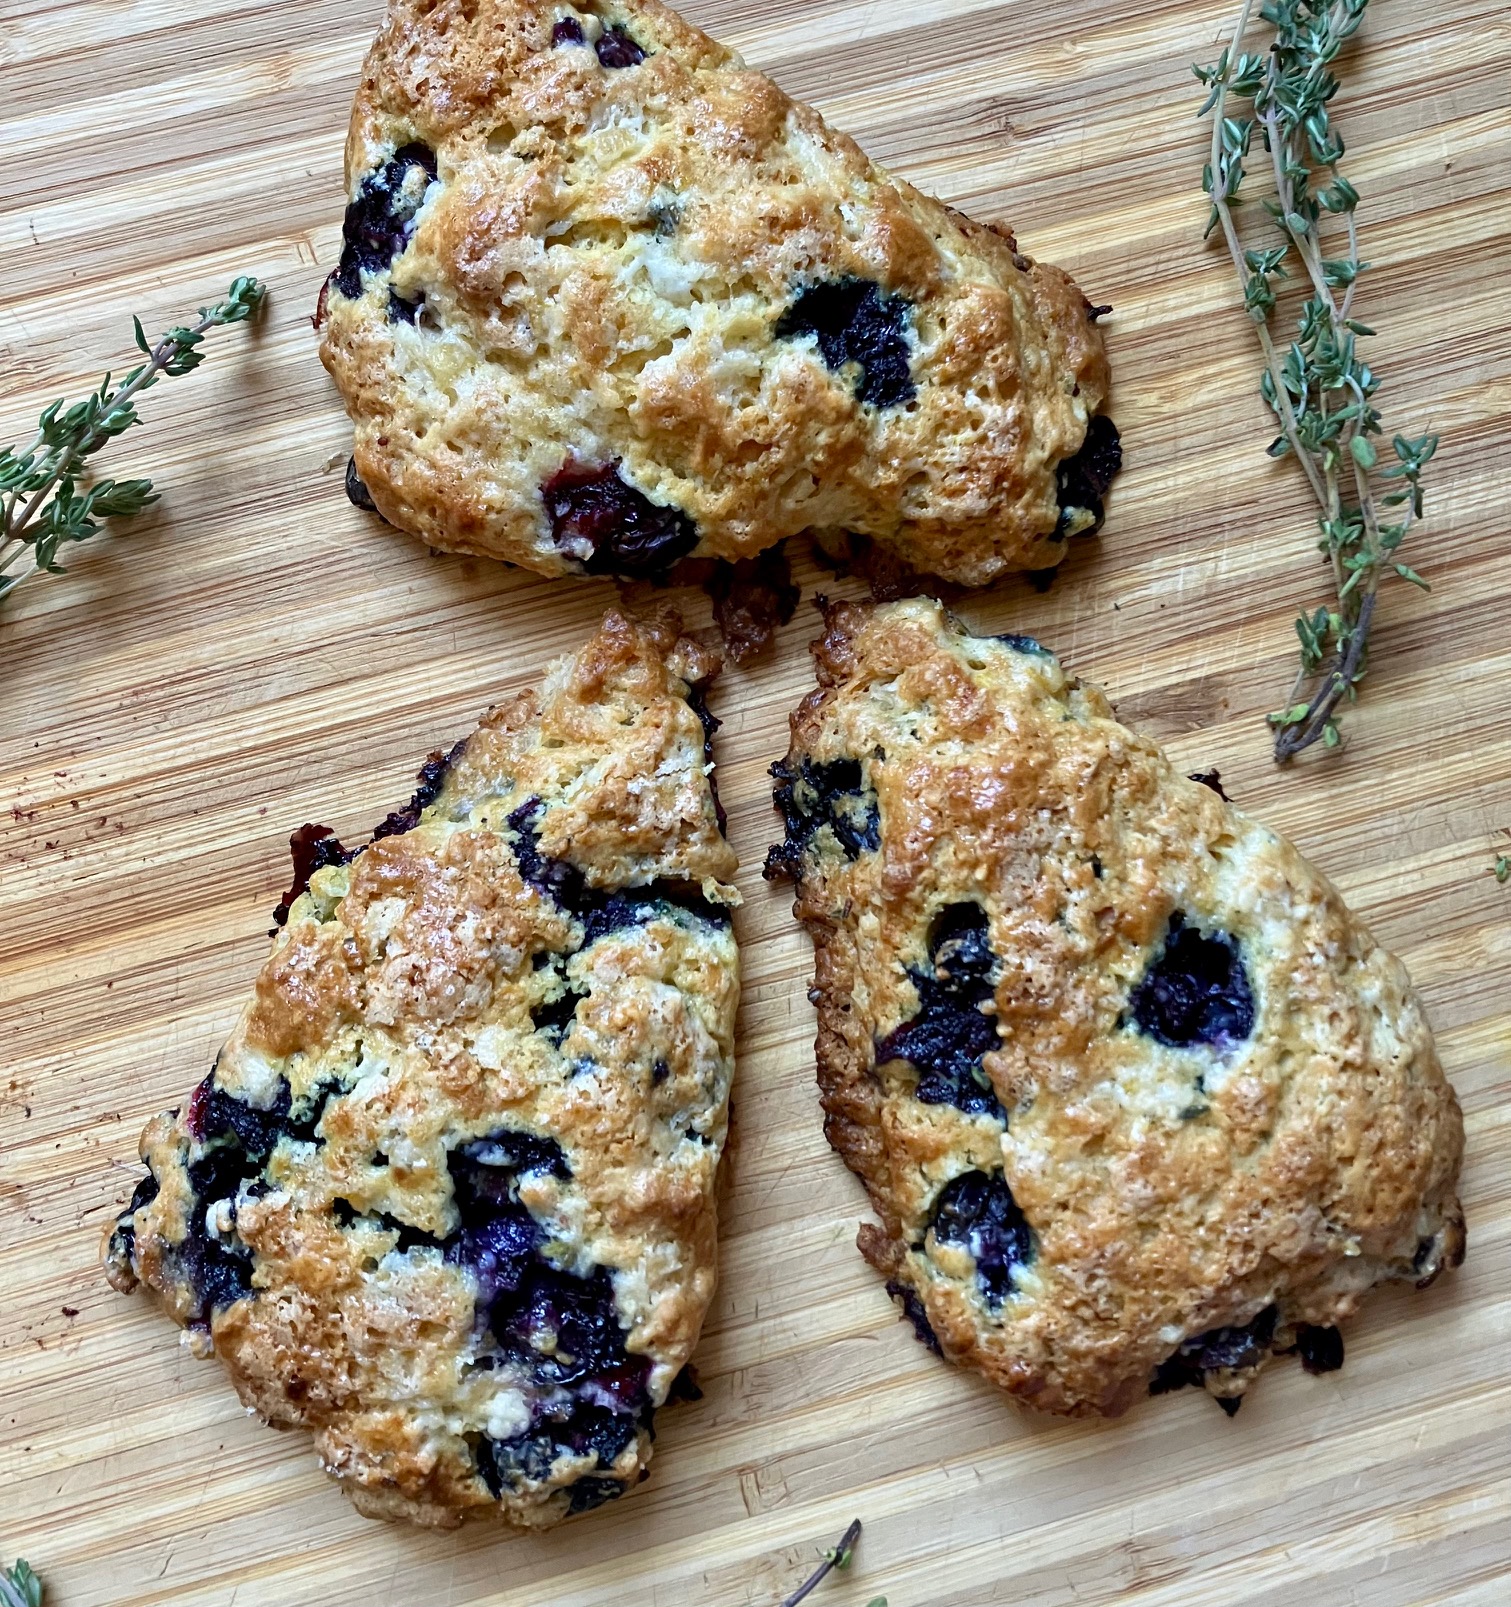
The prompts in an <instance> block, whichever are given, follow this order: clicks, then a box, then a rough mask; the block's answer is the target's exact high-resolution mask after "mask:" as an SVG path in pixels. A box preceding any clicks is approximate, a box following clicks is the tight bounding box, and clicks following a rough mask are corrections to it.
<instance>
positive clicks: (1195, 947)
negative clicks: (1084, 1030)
mask: <svg viewBox="0 0 1511 1607" xmlns="http://www.w3.org/2000/svg"><path fill="white" fill-rule="evenodd" d="M1128 1003H1129V1009H1130V1011H1131V1013H1132V1015H1133V1019H1134V1021H1135V1022H1137V1023H1138V1026H1139V1028H1140V1030H1141V1031H1143V1032H1146V1033H1148V1034H1149V1036H1150V1037H1151V1038H1154V1039H1155V1040H1156V1041H1158V1042H1159V1043H1163V1044H1168V1045H1170V1046H1171V1047H1172V1048H1176V1049H1189V1048H1192V1047H1194V1046H1195V1045H1198V1044H1210V1045H1212V1046H1213V1047H1215V1048H1220V1049H1228V1048H1231V1047H1232V1046H1233V1045H1234V1044H1238V1043H1242V1042H1243V1041H1244V1039H1246V1038H1247V1037H1248V1036H1249V1035H1250V1033H1252V1032H1253V1030H1254V992H1253V989H1252V988H1251V987H1250V985H1249V977H1248V972H1247V971H1246V970H1245V969H1244V963H1243V955H1242V953H1241V951H1240V950H1239V947H1238V944H1237V943H1236V942H1235V941H1234V939H1233V938H1232V937H1231V936H1229V934H1228V933H1226V932H1218V931H1212V932H1204V931H1201V930H1200V929H1199V928H1197V927H1194V926H1188V925H1187V924H1186V917H1185V916H1184V914H1182V912H1181V911H1180V910H1177V911H1176V912H1175V913H1174V914H1173V915H1172V916H1171V917H1170V925H1169V929H1168V930H1167V932H1166V934H1165V943H1164V947H1163V948H1162V949H1161V950H1160V952H1159V954H1158V956H1157V957H1156V958H1155V960H1154V962H1153V964H1152V965H1151V966H1150V967H1149V969H1148V970H1147V971H1146V972H1145V973H1144V977H1143V980H1142V981H1141V982H1140V983H1139V984H1138V986H1137V987H1136V988H1135V989H1134V990H1133V993H1132V995H1131V996H1130V998H1129V1001H1128Z"/></svg>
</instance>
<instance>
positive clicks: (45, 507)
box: [0, 278, 267, 1607]
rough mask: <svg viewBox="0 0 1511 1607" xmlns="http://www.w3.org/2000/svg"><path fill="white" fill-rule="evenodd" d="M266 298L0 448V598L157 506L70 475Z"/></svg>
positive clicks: (201, 328) (209, 317) (52, 413)
mask: <svg viewBox="0 0 1511 1607" xmlns="http://www.w3.org/2000/svg"><path fill="white" fill-rule="evenodd" d="M266 296H267V289H266V286H264V285H263V284H262V283H261V282H260V281H258V280H256V279H248V278H240V279H237V280H235V281H234V282H233V283H232V285H231V288H230V290H229V291H228V292H227V293H226V297H225V300H223V301H219V302H216V304H215V305H214V306H213V307H201V308H200V309H199V318H198V321H197V322H195V323H193V324H190V325H188V326H187V327H178V328H174V329H170V330H169V331H168V332H167V333H166V334H165V335H162V336H160V337H159V338H158V339H157V341H155V342H152V343H149V342H148V340H147V335H146V332H145V331H144V330H143V328H142V321H141V319H140V318H133V319H132V324H133V326H134V328H135V331H136V344H137V348H138V349H139V350H140V351H141V352H142V353H143V354H144V355H145V357H146V359H147V361H146V362H144V363H140V364H138V366H137V367H135V368H133V369H132V370H131V371H130V372H129V373H128V374H127V375H126V376H125V378H124V379H122V380H121V382H120V383H119V384H118V385H116V386H115V387H114V388H113V389H112V387H111V376H110V375H109V374H106V376H105V377H104V379H103V380H101V381H100V386H99V389H98V390H96V391H92V392H91V393H90V394H89V395H88V396H86V397H85V398H84V400H83V401H82V402H75V403H74V404H73V405H72V406H71V407H65V406H64V404H63V402H62V401H61V400H60V401H56V402H53V403H52V404H51V405H50V406H49V407H47V408H46V409H45V410H44V411H43V413H42V416H41V417H40V418H39V419H38V420H37V433H36V436H35V437H34V438H33V440H32V441H31V444H30V445H29V446H27V447H25V448H24V449H21V450H18V449H17V448H15V447H5V448H0V598H4V597H5V596H6V595H7V593H9V592H11V591H14V590H15V588H16V587H17V586H19V585H20V584H21V583H22V581H24V580H27V579H29V578H30V577H31V576H32V575H37V574H49V575H59V574H62V573H63V572H64V571H63V565H62V564H61V563H59V562H58V549H59V548H60V547H62V546H64V545H66V544H67V543H69V542H75V541H88V540H89V538H90V537H91V536H94V535H98V534H99V531H100V522H101V520H103V519H129V518H131V517H132V516H133V515H135V514H138V513H140V512H141V511H142V509H143V508H145V507H148V506H149V505H150V504H152V503H154V502H156V501H157V495H156V493H155V492H154V491H153V489H152V482H151V481H150V480H100V481H97V482H96V483H95V484H93V485H91V486H89V487H87V488H85V489H83V490H81V489H80V488H79V485H78V480H79V474H80V471H81V470H82V469H83V467H84V465H85V463H86V461H87V460H88V459H89V458H91V457H92V456H93V455H94V454H95V453H96V452H98V451H99V450H100V449H101V448H102V447H103V446H105V445H106V444H107V443H109V442H110V441H113V440H114V439H115V437H116V436H118V435H121V434H124V433H125V431H127V430H129V429H130V428H131V426H132V425H133V424H137V423H139V422H140V419H139V417H138V414H137V411H136V399H137V397H138V396H140V395H141V394H142V392H143V391H147V390H150V389H151V388H152V387H153V386H154V385H156V384H157V382H158V380H159V379H161V378H162V377H163V376H164V375H166V376H168V377H169V378H177V376H178V375H180V374H188V373H190V372H192V371H193V370H194V369H196V368H198V367H199V365H200V364H201V363H202V362H203V361H204V357H205V354H204V353H203V352H202V351H201V350H200V349H199V348H200V346H201V345H202V344H203V342H204V338H205V335H206V333H207V332H208V331H209V330H211V329H214V328H215V327H216V326H217V325H220V324H239V323H243V322H244V321H245V320H246V319H248V318H250V317H251V316H252V314H253V313H255V312H256V311H257V309H258V308H259V307H260V306H261V305H262V303H263V301H264V299H265V298H266ZM3 1607H8V1604H3Z"/></svg>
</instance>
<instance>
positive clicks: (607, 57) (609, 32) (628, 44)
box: [593, 26, 645, 69]
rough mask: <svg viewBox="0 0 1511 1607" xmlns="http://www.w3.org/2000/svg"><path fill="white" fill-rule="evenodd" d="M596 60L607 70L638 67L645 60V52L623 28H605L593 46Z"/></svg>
mask: <svg viewBox="0 0 1511 1607" xmlns="http://www.w3.org/2000/svg"><path fill="white" fill-rule="evenodd" d="M593 49H594V50H595V51H597V53H598V60H599V61H600V62H601V63H602V64H603V65H604V66H605V67H608V68H611V69H612V68H620V67H638V66H639V65H640V63H641V62H642V61H644V60H645V52H644V51H643V50H642V49H641V48H640V46H639V45H637V44H636V43H635V41H634V40H633V39H632V38H631V37H630V36H629V34H628V33H626V32H625V30H624V29H623V28H620V27H617V26H616V27H612V28H605V29H604V30H603V32H602V33H601V34H599V36H598V43H597V44H595V45H594V46H593Z"/></svg>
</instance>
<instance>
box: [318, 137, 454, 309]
mask: <svg viewBox="0 0 1511 1607" xmlns="http://www.w3.org/2000/svg"><path fill="white" fill-rule="evenodd" d="M435 176H436V160H435V152H434V151H432V150H431V149H430V147H429V146H428V145H422V144H420V143H418V142H417V141H416V142H413V143H411V144H408V145H402V146H400V147H399V149H398V150H396V151H395V152H394V154H393V155H392V156H391V157H390V158H389V159H388V161H386V162H385V163H384V164H383V166H382V167H380V168H379V169H378V170H377V172H376V173H369V174H368V175H367V177H366V178H365V179H363V181H362V184H361V186H360V188H359V189H358V191H357V196H356V199H355V200H354V201H352V202H350V203H349V204H348V206H347V208H346V215H345V217H344V219H343V220H342V224H341V237H342V240H343V241H344V244H343V246H342V250H341V260H340V262H339V263H338V264H337V265H336V271H335V273H334V274H333V275H332V276H331V278H332V282H333V283H334V285H335V287H336V289H337V290H339V291H340V292H341V294H342V295H343V296H347V297H350V298H352V299H355V298H356V297H358V296H360V295H361V294H362V276H363V274H365V273H377V272H380V271H381V270H383V269H385V268H389V267H391V266H392V265H393V261H394V258H395V257H397V256H398V255H399V253H400V252H401V251H403V249H404V247H405V246H406V245H408V244H409V237H410V235H411V233H413V230H414V219H415V214H416V213H417V212H418V211H419V210H420V204H421V202H422V201H423V200H424V198H425V189H426V186H427V185H428V184H429V183H430V181H431V180H433V179H434V178H435Z"/></svg>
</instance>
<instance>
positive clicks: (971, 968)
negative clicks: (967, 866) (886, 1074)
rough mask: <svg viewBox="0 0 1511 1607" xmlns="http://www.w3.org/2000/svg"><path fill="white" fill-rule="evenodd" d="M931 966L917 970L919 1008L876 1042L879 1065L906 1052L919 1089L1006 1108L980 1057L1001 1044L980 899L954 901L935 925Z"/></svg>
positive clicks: (968, 1106)
mask: <svg viewBox="0 0 1511 1607" xmlns="http://www.w3.org/2000/svg"><path fill="white" fill-rule="evenodd" d="M929 949H930V953H931V956H932V960H933V965H932V969H931V971H930V972H915V973H914V975H913V980H914V983H915V985H916V986H917V988H918V1014H917V1015H915V1016H914V1017H913V1019H912V1020H911V1021H909V1022H907V1023H905V1024H904V1025H903V1026H900V1027H899V1028H898V1029H897V1030H896V1031H895V1032H893V1033H891V1034H889V1035H888V1036H887V1037H886V1038H885V1039H884V1040H883V1041H882V1042H881V1043H880V1044H878V1045H877V1048H876V1061H877V1064H878V1065H881V1064H883V1063H884V1062H886V1061H888V1060H906V1061H909V1062H911V1063H912V1064H913V1065H914V1066H915V1067H916V1068H917V1070H918V1088H917V1092H916V1097H917V1098H918V1099H920V1100H922V1101H923V1103H924V1104H926V1105H953V1106H955V1108H956V1109H957V1110H963V1111H965V1112H966V1113H967V1114H968V1115H971V1116H995V1117H997V1118H998V1119H999V1120H1000V1121H1002V1122H1004V1123H1005V1122H1006V1120H1007V1116H1006V1113H1005V1112H1004V1111H1003V1109H1002V1106H1001V1104H1000V1103H999V1102H998V1099H997V1096H996V1094H995V1093H994V1092H993V1090H992V1085H991V1079H990V1078H989V1077H988V1076H987V1074H986V1070H985V1067H984V1066H983V1065H982V1057H983V1056H985V1055H988V1054H990V1053H991V1051H992V1050H993V1049H995V1048H996V1047H997V1022H996V1018H995V1015H994V1014H992V1013H990V1010H991V1008H994V1007H993V1006H992V999H993V994H994V991H995V979H996V972H997V961H996V956H995V955H993V953H992V950H991V945H990V943H989V942H988V941H987V915H986V911H985V910H984V909H982V908H981V906H980V905H979V904H952V905H951V906H950V907H949V908H948V909H946V910H944V911H942V912H941V913H940V915H939V916H937V917H936V919H935V922H934V926H933V929H932V930H931V932H930V939H929Z"/></svg>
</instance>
